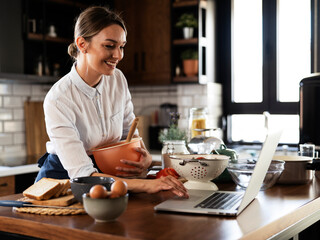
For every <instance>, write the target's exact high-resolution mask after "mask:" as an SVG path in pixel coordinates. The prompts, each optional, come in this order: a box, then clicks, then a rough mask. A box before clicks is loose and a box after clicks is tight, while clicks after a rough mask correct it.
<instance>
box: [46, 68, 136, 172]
mask: <svg viewBox="0 0 320 240" xmlns="http://www.w3.org/2000/svg"><path fill="white" fill-rule="evenodd" d="M43 106H44V112H45V122H46V128H47V133H48V136H49V138H50V141H49V142H47V145H46V146H47V152H48V153H52V154H57V155H58V157H59V159H60V161H61V164H62V166H63V167H64V168H65V169H66V170H67V172H68V174H69V177H70V178H74V177H80V176H89V175H90V174H92V173H93V172H97V169H95V168H94V166H93V163H92V160H91V159H90V157H89V156H88V155H90V154H91V151H90V149H92V148H94V147H97V146H100V145H104V144H107V143H113V142H118V141H119V140H121V139H123V138H125V137H126V136H127V134H128V132H129V128H130V126H131V123H132V121H133V120H134V118H135V115H134V113H133V105H132V102H131V95H130V92H129V90H128V85H127V81H126V79H125V77H124V75H123V73H122V72H121V71H120V70H119V69H115V72H114V75H112V76H105V75H103V76H102V79H101V81H100V83H99V84H98V85H97V86H96V87H90V86H89V85H88V84H86V83H85V82H84V81H83V80H82V78H81V77H80V76H79V74H78V73H77V70H76V68H75V64H74V65H73V67H72V69H71V71H70V72H69V73H68V74H67V75H65V76H64V77H63V78H61V79H60V80H59V81H58V82H56V83H55V84H54V85H53V86H52V88H51V89H50V91H49V92H48V94H47V96H46V98H45V100H44V104H43Z"/></svg>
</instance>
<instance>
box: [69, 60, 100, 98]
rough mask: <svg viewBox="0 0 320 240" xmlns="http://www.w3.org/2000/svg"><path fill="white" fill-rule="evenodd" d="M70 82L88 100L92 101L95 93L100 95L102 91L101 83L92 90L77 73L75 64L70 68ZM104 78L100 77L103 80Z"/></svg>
mask: <svg viewBox="0 0 320 240" xmlns="http://www.w3.org/2000/svg"><path fill="white" fill-rule="evenodd" d="M70 74H71V81H72V83H73V84H74V85H75V86H76V87H77V88H78V89H79V90H80V91H81V92H83V93H84V94H85V95H87V96H88V97H89V98H91V99H93V98H94V97H95V96H96V93H97V92H98V93H99V94H101V90H102V85H103V84H102V82H103V81H100V82H99V83H98V85H97V86H96V87H95V88H93V87H90V86H89V85H88V84H87V83H86V82H85V81H84V80H83V79H82V78H81V77H80V75H79V73H78V72H77V70H76V62H75V63H74V64H73V66H72V68H71V72H70ZM103 77H104V76H102V78H103Z"/></svg>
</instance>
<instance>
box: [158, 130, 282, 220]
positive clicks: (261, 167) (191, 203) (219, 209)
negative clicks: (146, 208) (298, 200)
mask: <svg viewBox="0 0 320 240" xmlns="http://www.w3.org/2000/svg"><path fill="white" fill-rule="evenodd" d="M281 133H282V131H281V130H276V131H269V133H268V134H267V137H266V140H265V142H264V143H263V146H262V149H261V152H260V154H259V158H258V160H257V163H256V166H255V168H254V170H253V173H252V176H251V179H250V182H249V184H248V187H247V188H246V190H245V191H212V190H197V189H189V190H188V193H189V198H188V199H184V198H179V197H177V196H176V197H174V198H172V199H168V200H166V201H164V202H162V203H160V204H159V205H157V206H155V207H154V209H155V210H156V211H169V212H182V213H194V214H209V215H226V216H238V215H239V214H240V213H241V212H242V211H243V210H244V209H245V208H246V207H247V206H248V205H249V204H250V203H251V202H252V201H253V200H254V199H255V197H256V196H257V194H258V192H259V190H260V188H261V186H262V182H263V180H264V178H265V176H266V173H267V170H268V168H269V165H270V163H271V160H272V158H273V155H274V153H275V151H276V148H277V146H278V143H279V140H280V136H281Z"/></svg>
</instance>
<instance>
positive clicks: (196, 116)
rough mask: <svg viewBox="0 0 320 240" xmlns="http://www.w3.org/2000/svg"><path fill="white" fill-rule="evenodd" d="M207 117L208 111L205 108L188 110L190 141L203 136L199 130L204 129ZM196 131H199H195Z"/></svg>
mask: <svg viewBox="0 0 320 240" xmlns="http://www.w3.org/2000/svg"><path fill="white" fill-rule="evenodd" d="M207 116H208V110H207V108H206V107H203V108H191V109H190V112H189V129H190V139H191V138H194V137H196V136H199V135H202V134H203V131H200V130H201V129H206V125H207ZM197 129H198V130H199V131H196V130H197Z"/></svg>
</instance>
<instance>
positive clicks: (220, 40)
mask: <svg viewBox="0 0 320 240" xmlns="http://www.w3.org/2000/svg"><path fill="white" fill-rule="evenodd" d="M310 1H311V9H312V11H311V73H313V72H315V71H317V69H320V67H319V64H320V63H319V62H320V61H318V59H319V56H320V49H319V48H320V47H317V46H320V45H319V39H318V37H317V35H318V32H317V26H319V18H317V19H316V18H315V16H319V14H318V13H319V1H320V0H310ZM262 7H263V31H262V32H263V48H262V49H263V79H262V81H263V83H262V84H263V85H262V86H263V101H262V102H261V103H235V102H232V72H231V71H232V52H231V51H232V48H231V44H232V42H231V41H232V40H231V38H232V33H231V29H232V22H231V18H232V0H217V9H218V11H217V46H219V48H218V49H217V65H216V66H217V79H218V81H219V80H220V81H219V82H220V83H222V85H223V118H224V119H225V120H224V121H223V122H224V123H229V122H228V121H227V119H228V116H231V115H232V114H262V113H263V112H264V111H268V112H269V113H270V114H299V102H278V101H277V92H276V91H277V45H276V44H277V18H276V16H277V0H263V2H262ZM306 77H307V76H306ZM226 125H228V124H225V125H224V126H223V130H224V141H225V142H226V143H232V142H231V141H230V137H229V135H230V131H228V129H230V126H229V125H228V128H227V127H226Z"/></svg>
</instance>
